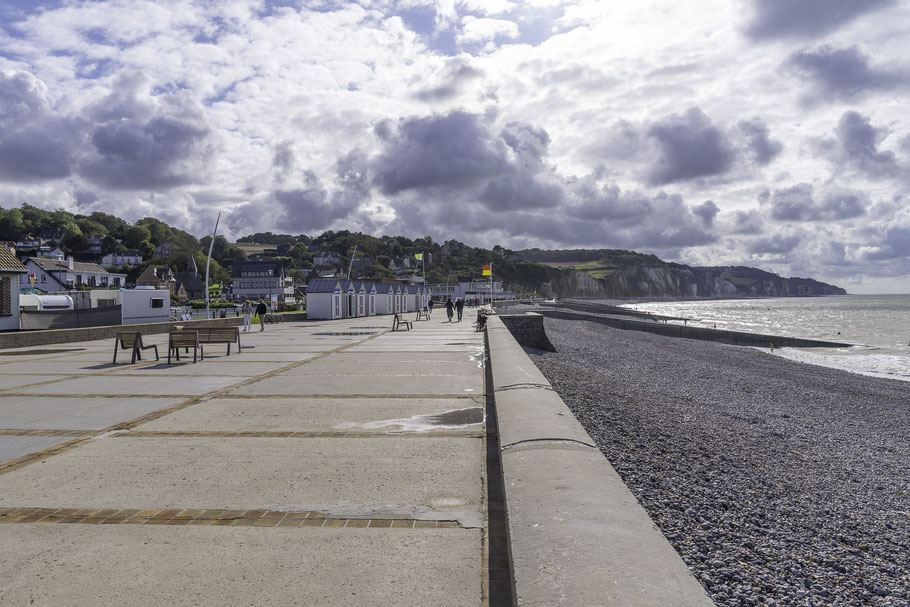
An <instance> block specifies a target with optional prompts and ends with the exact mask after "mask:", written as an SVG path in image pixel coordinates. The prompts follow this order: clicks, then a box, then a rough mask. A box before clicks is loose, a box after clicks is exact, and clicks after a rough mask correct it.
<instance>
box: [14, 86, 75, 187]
mask: <svg viewBox="0 0 910 607" xmlns="http://www.w3.org/2000/svg"><path fill="white" fill-rule="evenodd" d="M83 133H84V125H83V124H82V123H81V122H80V121H79V120H75V119H70V118H68V117H62V116H58V115H56V114H55V113H54V112H53V110H52V108H51V103H50V101H49V99H48V97H47V87H46V86H45V84H44V83H43V82H42V81H41V80H39V79H38V78H36V77H35V75H34V74H32V73H30V72H25V71H12V70H5V71H0V178H2V179H5V180H9V181H20V182H23V181H24V182H27V181H32V180H49V179H61V178H64V177H67V176H69V175H70V173H71V172H72V169H73V166H72V165H73V156H74V155H75V153H76V151H77V150H78V149H79V147H80V141H81V140H82V138H83Z"/></svg>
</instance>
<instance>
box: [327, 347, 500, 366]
mask: <svg viewBox="0 0 910 607" xmlns="http://www.w3.org/2000/svg"><path fill="white" fill-rule="evenodd" d="M330 356H331V357H332V359H333V360H337V361H339V362H344V363H351V362H354V363H359V362H382V363H412V362H444V361H454V362H460V361H466V360H468V361H474V362H477V361H480V360H483V354H482V353H477V352H473V351H468V352H461V351H455V352H351V351H350V350H344V351H342V352H335V353H334V354H331V355H330Z"/></svg>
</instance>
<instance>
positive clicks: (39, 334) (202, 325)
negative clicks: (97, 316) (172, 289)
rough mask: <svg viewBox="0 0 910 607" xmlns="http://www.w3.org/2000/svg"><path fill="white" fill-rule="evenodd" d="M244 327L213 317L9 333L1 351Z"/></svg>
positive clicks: (2, 336) (0, 340) (237, 320)
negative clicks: (182, 330) (120, 336)
mask: <svg viewBox="0 0 910 607" xmlns="http://www.w3.org/2000/svg"><path fill="white" fill-rule="evenodd" d="M242 324H243V317H241V316H234V317H231V318H212V319H207V320H175V321H171V322H153V323H144V324H138V325H108V326H104V327H83V328H80V329H47V330H43V331H12V332H9V333H0V350H5V349H7V348H26V347H29V346H46V345H48V344H65V343H70V342H75V341H90V340H93V339H107V338H111V339H113V338H114V336H116V335H117V333H120V332H123V331H139V332H140V333H142V334H143V335H149V334H155V333H167V332H168V331H171V330H173V329H174V327H175V326H180V327H184V328H185V329H187V330H190V331H192V330H193V329H197V328H198V329H207V328H210V327H235V326H240V325H242Z"/></svg>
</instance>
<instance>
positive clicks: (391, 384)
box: [231, 373, 483, 396]
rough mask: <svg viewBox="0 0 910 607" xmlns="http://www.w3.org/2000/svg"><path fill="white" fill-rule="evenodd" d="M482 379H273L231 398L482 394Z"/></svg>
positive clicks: (406, 376)
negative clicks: (268, 395) (255, 396)
mask: <svg viewBox="0 0 910 607" xmlns="http://www.w3.org/2000/svg"><path fill="white" fill-rule="evenodd" d="M482 393H483V377H482V376H481V375H480V374H479V373H475V374H474V375H470V376H465V375H409V374H407V373H400V374H392V373H386V374H381V375H380V374H374V375H363V374H360V375H358V374H344V375H342V374H339V375H293V376H290V375H275V376H273V377H269V378H268V379H264V380H262V381H257V382H255V383H252V384H249V385H246V386H241V387H240V388H237V389H236V390H233V391H231V394H237V395H254V394H262V395H265V394H275V395H295V396H307V395H309V394H339V395H343V394H433V395H443V394H451V395H456V396H463V395H465V394H482Z"/></svg>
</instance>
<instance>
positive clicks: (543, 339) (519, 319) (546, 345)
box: [499, 312, 556, 352]
mask: <svg viewBox="0 0 910 607" xmlns="http://www.w3.org/2000/svg"><path fill="white" fill-rule="evenodd" d="M499 318H500V320H502V322H503V324H504V325H505V326H506V328H507V329H509V332H510V333H511V334H512V337H514V338H515V341H517V342H518V343H519V344H520V345H522V346H524V347H527V348H537V349H538V350H546V351H547V352H555V351H556V348H554V347H553V344H551V343H550V340H549V338H548V337H547V332H546V330H545V329H544V326H543V316H541V315H540V314H537V313H536V312H527V313H525V314H500V315H499Z"/></svg>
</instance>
